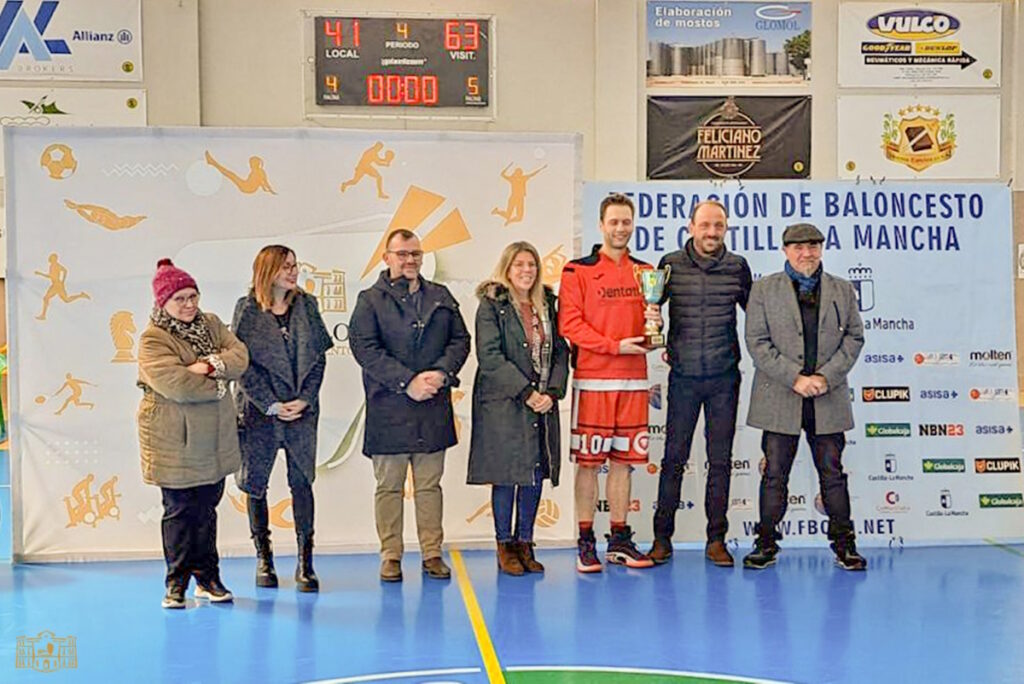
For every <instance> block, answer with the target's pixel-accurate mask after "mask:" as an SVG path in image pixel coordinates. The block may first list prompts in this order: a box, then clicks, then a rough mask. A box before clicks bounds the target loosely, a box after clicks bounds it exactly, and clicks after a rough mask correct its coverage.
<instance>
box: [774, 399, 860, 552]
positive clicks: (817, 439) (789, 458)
mask: <svg viewBox="0 0 1024 684" xmlns="http://www.w3.org/2000/svg"><path fill="white" fill-rule="evenodd" d="M802 428H803V431H804V433H805V434H806V437H807V444H808V445H809V446H810V447H811V456H812V458H813V459H814V467H815V469H817V471H818V482H819V484H820V487H821V498H822V502H823V503H824V504H825V513H826V514H827V515H828V538H829V539H831V540H832V541H835V540H838V539H851V540H852V539H853V538H854V532H853V522H852V521H851V520H850V491H849V489H848V488H847V484H846V473H845V472H843V464H842V456H843V448H844V447H845V446H846V435H845V434H843V433H842V432H835V433H831V434H827V435H819V434H817V433H816V432H815V429H814V403H813V401H812V400H809V399H805V400H804V402H803V416H802ZM799 444H800V435H783V434H780V433H778V432H769V431H767V430H766V431H765V432H764V434H763V435H762V436H761V449H762V451H764V455H765V458H766V459H767V461H768V464H767V467H766V468H765V471H764V475H762V476H761V489H760V508H761V522H760V523H759V525H758V533H759V534H760V535H761V538H762V539H763V540H764V541H765V542H768V541H769V540H770V538H769V535H770V534H771V530H774V529H775V526H776V525H778V523H779V521H781V520H782V518H783V517H785V515H786V506H787V503H788V500H789V473H790V471H791V470H792V469H793V459H794V458H795V457H796V451H797V447H798V446H799ZM774 538H779V537H778V535H777V534H776V535H775V537H774Z"/></svg>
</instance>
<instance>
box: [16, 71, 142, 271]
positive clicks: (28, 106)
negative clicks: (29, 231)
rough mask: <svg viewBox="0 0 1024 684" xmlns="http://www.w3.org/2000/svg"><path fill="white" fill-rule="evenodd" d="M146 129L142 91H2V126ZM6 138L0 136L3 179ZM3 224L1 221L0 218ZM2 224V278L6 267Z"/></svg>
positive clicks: (77, 89) (27, 89)
mask: <svg viewBox="0 0 1024 684" xmlns="http://www.w3.org/2000/svg"><path fill="white" fill-rule="evenodd" d="M97 124H102V125H105V126H145V125H146V91H145V90H142V89H141V88H131V89H120V88H119V89H114V88H29V87H25V88H19V87H13V88H0V126H32V127H39V128H42V127H46V126H95V125H97ZM2 175H4V171H3V138H2V137H0V176H2ZM0 222H2V219H0ZM4 233H5V230H4V227H3V225H2V224H0V277H3V274H4V273H5V270H6V268H7V246H6V239H5V237H4Z"/></svg>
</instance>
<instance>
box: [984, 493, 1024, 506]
mask: <svg viewBox="0 0 1024 684" xmlns="http://www.w3.org/2000/svg"><path fill="white" fill-rule="evenodd" d="M978 505H979V506H981V507H982V508H1024V494H1021V493H1020V492H1009V493H1006V494H979V495H978Z"/></svg>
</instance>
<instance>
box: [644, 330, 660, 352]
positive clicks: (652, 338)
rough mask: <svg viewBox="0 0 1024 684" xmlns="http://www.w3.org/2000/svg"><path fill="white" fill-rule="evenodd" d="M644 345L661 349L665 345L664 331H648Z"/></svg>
mask: <svg viewBox="0 0 1024 684" xmlns="http://www.w3.org/2000/svg"><path fill="white" fill-rule="evenodd" d="M644 346H645V347H648V348H649V349H659V348H661V347H664V346H665V334H664V333H648V334H646V335H644Z"/></svg>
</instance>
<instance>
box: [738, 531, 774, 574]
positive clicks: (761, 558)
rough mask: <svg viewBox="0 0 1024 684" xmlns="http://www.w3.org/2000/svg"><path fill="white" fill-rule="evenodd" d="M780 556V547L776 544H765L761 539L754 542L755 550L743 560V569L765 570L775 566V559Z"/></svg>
mask: <svg viewBox="0 0 1024 684" xmlns="http://www.w3.org/2000/svg"><path fill="white" fill-rule="evenodd" d="M778 555H779V547H778V545H776V544H775V543H774V542H764V541H762V540H761V539H760V538H758V539H756V540H755V541H754V550H753V551H751V552H750V553H748V554H747V555H746V557H744V559H743V567H745V568H750V569H751V570H763V569H764V568H767V567H768V566H769V565H775V557H776V556H778Z"/></svg>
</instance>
